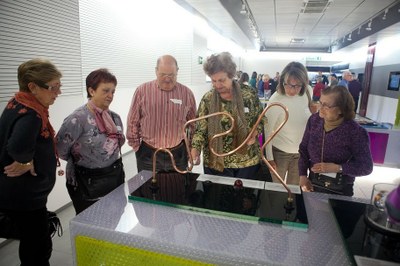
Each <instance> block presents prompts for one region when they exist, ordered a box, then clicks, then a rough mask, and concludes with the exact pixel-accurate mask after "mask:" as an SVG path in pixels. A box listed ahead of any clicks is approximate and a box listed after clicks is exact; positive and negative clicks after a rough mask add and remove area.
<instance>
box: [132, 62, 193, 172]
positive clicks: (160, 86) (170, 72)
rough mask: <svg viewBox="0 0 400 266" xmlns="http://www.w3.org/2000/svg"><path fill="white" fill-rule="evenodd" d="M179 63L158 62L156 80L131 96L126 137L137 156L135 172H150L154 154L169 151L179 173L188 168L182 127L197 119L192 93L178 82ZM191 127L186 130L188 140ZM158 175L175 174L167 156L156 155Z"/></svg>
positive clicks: (165, 154) (163, 154)
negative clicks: (187, 131) (164, 149)
mask: <svg viewBox="0 0 400 266" xmlns="http://www.w3.org/2000/svg"><path fill="white" fill-rule="evenodd" d="M178 69H179V68H178V63H177V61H176V59H175V58H174V57H173V56H171V55H163V56H161V57H160V58H158V60H157V66H156V68H155V70H156V76H157V79H155V80H153V81H149V82H147V83H144V84H142V85H140V86H139V87H138V88H137V89H136V91H135V94H134V95H133V98H132V104H131V107H130V110H129V114H128V122H127V131H126V137H127V139H128V144H129V145H130V146H131V147H132V149H133V150H134V151H135V153H136V161H137V169H138V172H140V171H142V170H149V171H152V170H153V154H154V152H155V151H156V150H157V149H158V148H168V149H169V150H170V151H171V153H172V154H173V156H174V160H175V162H176V165H177V167H178V168H179V169H181V170H186V168H187V166H188V154H187V151H186V146H185V143H184V136H185V135H184V134H185V133H184V132H183V127H184V125H185V123H186V122H187V121H189V120H191V119H194V118H195V117H196V100H195V98H194V95H193V92H192V91H191V90H190V89H189V88H188V87H186V86H184V85H183V84H181V83H179V82H177V75H178ZM193 132H194V124H191V125H190V126H189V140H190V139H191V136H192V134H193ZM156 167H157V169H156V170H157V172H160V171H163V172H171V171H175V170H174V168H173V166H172V161H171V159H170V157H169V154H168V153H166V152H164V151H160V152H158V153H157V163H156Z"/></svg>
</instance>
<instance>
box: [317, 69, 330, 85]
mask: <svg viewBox="0 0 400 266" xmlns="http://www.w3.org/2000/svg"><path fill="white" fill-rule="evenodd" d="M318 77H320V78H321V79H322V83H323V84H324V85H325V86H326V85H328V83H329V81H328V78H327V77H326V76H325V75H324V74H322V71H318V74H317V76H316V77H315V80H317V79H318Z"/></svg>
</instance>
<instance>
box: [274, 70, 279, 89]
mask: <svg viewBox="0 0 400 266" xmlns="http://www.w3.org/2000/svg"><path fill="white" fill-rule="evenodd" d="M279 78H280V74H279V72H276V73H275V77H274V81H275V84H276V85H277V86H278V83H279Z"/></svg>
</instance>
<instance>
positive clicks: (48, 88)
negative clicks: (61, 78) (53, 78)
mask: <svg viewBox="0 0 400 266" xmlns="http://www.w3.org/2000/svg"><path fill="white" fill-rule="evenodd" d="M36 84H37V85H38V86H39V87H41V88H43V89H46V90H48V91H51V92H55V91H58V90H60V89H61V86H62V84H61V83H60V84H57V85H54V86H51V85H47V84H46V83H42V82H36Z"/></svg>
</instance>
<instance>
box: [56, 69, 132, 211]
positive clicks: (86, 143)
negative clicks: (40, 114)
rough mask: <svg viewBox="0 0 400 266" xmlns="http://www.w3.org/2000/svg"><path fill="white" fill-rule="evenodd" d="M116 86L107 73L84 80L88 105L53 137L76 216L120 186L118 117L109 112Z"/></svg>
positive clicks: (121, 140) (99, 71)
mask: <svg viewBox="0 0 400 266" xmlns="http://www.w3.org/2000/svg"><path fill="white" fill-rule="evenodd" d="M116 86H117V79H116V77H115V76H114V75H113V74H111V73H110V72H109V71H108V70H107V69H104V68H102V69H97V70H95V71H92V72H91V73H90V74H89V75H88V76H87V77H86V92H87V97H88V99H89V101H88V103H87V104H85V105H83V106H81V107H79V108H78V109H76V110H75V111H74V112H73V113H72V114H71V115H69V116H68V117H67V118H66V119H65V120H64V122H63V124H62V125H61V128H60V130H59V131H58V133H57V137H56V139H57V150H58V154H59V156H60V158H61V159H63V160H66V161H67V167H66V177H67V189H68V193H69V195H70V197H71V199H72V203H73V205H74V208H75V211H76V213H77V214H78V213H80V212H82V211H83V210H85V209H86V208H88V207H89V206H90V205H92V204H93V203H95V202H96V201H97V200H98V199H99V198H100V197H102V196H105V195H106V194H108V193H109V192H111V191H112V190H114V189H115V188H116V187H117V186H119V185H121V184H122V183H123V182H124V178H125V175H124V169H123V165H122V158H121V156H120V155H121V146H122V145H123V144H124V143H125V136H124V135H123V126H122V121H121V117H120V116H119V115H118V114H116V113H115V112H113V111H111V110H109V106H110V104H111V102H112V100H113V98H114V93H115V88H116Z"/></svg>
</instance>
